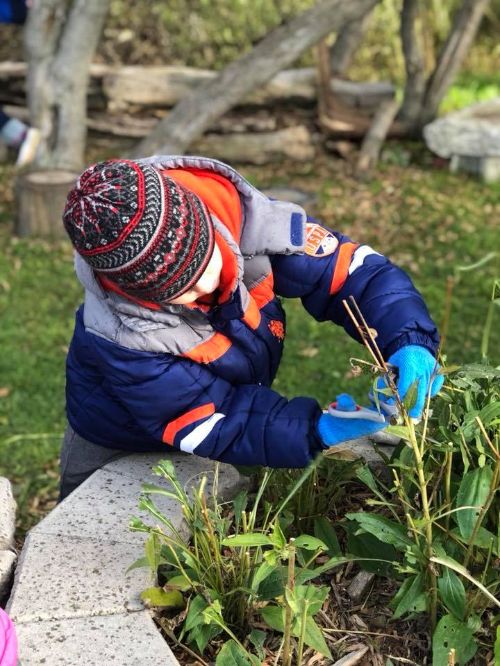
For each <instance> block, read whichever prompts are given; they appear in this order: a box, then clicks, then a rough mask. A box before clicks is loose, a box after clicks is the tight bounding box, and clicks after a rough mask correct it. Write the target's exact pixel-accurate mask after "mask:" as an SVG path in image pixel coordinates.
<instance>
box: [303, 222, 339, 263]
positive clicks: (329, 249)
mask: <svg viewBox="0 0 500 666" xmlns="http://www.w3.org/2000/svg"><path fill="white" fill-rule="evenodd" d="M338 244H339V242H338V240H337V239H336V238H335V236H334V235H333V234H332V232H331V231H328V229H325V228H324V227H322V226H320V225H319V224H314V223H308V224H306V245H305V251H306V254H308V255H309V256H310V257H326V256H327V255H329V254H333V253H334V252H335V250H336V249H337V247H338Z"/></svg>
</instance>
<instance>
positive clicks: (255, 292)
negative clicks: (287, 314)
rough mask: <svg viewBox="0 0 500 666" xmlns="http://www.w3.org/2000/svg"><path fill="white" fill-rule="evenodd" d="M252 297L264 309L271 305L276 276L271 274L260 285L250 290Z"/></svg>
mask: <svg viewBox="0 0 500 666" xmlns="http://www.w3.org/2000/svg"><path fill="white" fill-rule="evenodd" d="M250 296H252V297H253V298H254V299H255V302H256V303H257V305H258V306H259V309H262V308H263V307H264V305H267V304H268V303H270V302H271V301H272V300H273V298H274V276H273V274H272V272H271V273H269V275H266V277H265V278H264V279H263V280H262V281H261V282H259V284H258V285H256V286H255V287H253V288H252V289H250Z"/></svg>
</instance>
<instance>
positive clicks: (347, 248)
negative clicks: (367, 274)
mask: <svg viewBox="0 0 500 666" xmlns="http://www.w3.org/2000/svg"><path fill="white" fill-rule="evenodd" d="M358 247H359V243H344V244H343V245H341V246H340V248H339V256H338V258H337V263H336V264H335V270H334V271H333V277H332V283H331V285H330V294H336V293H337V292H339V291H340V290H341V289H342V287H343V286H344V283H345V281H346V280H347V276H348V274H349V266H350V265H351V259H352V255H353V254H354V253H355V252H356V249H357V248H358Z"/></svg>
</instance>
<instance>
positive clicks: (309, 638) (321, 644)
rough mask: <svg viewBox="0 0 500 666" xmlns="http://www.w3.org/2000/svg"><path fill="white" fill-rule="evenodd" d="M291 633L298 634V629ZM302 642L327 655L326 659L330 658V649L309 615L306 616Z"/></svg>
mask: <svg viewBox="0 0 500 666" xmlns="http://www.w3.org/2000/svg"><path fill="white" fill-rule="evenodd" d="M293 633H294V635H295V636H299V631H296V632H293ZM304 642H305V644H306V645H308V646H309V647H312V648H313V649H314V650H316V651H317V652H319V653H320V654H322V655H324V656H325V657H328V659H331V658H332V655H331V653H330V650H329V649H328V645H327V644H326V641H325V639H324V638H323V633H322V631H321V629H320V628H319V627H318V625H317V624H316V622H315V621H314V620H313V619H312V617H311V616H308V617H307V618H306V634H305V637H304Z"/></svg>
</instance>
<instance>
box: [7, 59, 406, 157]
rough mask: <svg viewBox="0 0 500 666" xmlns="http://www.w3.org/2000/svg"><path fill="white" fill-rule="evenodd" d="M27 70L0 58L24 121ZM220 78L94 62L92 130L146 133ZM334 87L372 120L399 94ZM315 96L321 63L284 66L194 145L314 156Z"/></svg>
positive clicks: (10, 99) (342, 84)
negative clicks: (317, 66)
mask: <svg viewBox="0 0 500 666" xmlns="http://www.w3.org/2000/svg"><path fill="white" fill-rule="evenodd" d="M26 69H27V67H26V64H25V63H22V62H3V63H0V105H2V106H3V107H4V108H5V110H6V111H7V112H8V113H10V114H11V115H13V116H16V117H19V118H21V119H27V118H28V112H27V109H26V94H25V80H26ZM216 76H217V73H216V72H214V71H211V70H204V69H196V68H192V67H157V66H155V67H143V66H124V67H114V66H107V65H101V64H93V65H91V68H90V83H89V89H88V96H87V104H88V113H87V125H88V128H89V129H90V130H91V131H92V132H98V133H101V134H105V135H111V136H117V137H124V138H127V139H130V140H131V141H133V140H138V139H141V138H143V137H145V136H146V135H147V134H148V133H149V132H150V131H151V130H152V129H153V128H154V126H155V125H156V123H157V122H158V120H159V119H160V118H162V117H164V116H165V115H166V114H167V113H168V111H169V109H170V108H172V107H173V106H174V105H175V104H176V103H177V102H178V101H179V100H180V99H181V98H183V97H185V96H186V95H189V94H190V92H192V91H194V90H197V89H198V88H199V87H200V86H201V85H203V84H205V83H207V82H209V81H212V80H213V79H214V78H215V77H216ZM330 89H331V91H332V95H333V96H334V98H335V99H336V100H337V101H338V104H340V105H341V107H342V109H343V110H345V109H353V108H354V109H361V110H362V111H361V112H362V113H363V115H365V116H366V117H367V118H369V117H370V115H373V113H374V111H375V109H376V108H377V107H378V106H379V105H380V103H381V102H382V101H383V100H384V99H385V100H386V99H388V98H389V99H390V98H391V97H393V95H394V89H393V87H392V86H391V85H390V84H387V83H383V82H379V83H355V82H352V81H346V80H340V79H331V81H330ZM317 96H318V86H317V72H316V69H315V68H313V67H305V68H295V69H287V70H283V71H281V72H279V73H278V74H277V75H276V76H275V77H274V78H273V79H271V81H270V82H269V83H268V84H267V85H266V86H264V87H262V88H261V89H259V90H256V91H255V92H254V93H253V94H252V95H250V96H249V97H248V98H247V99H245V100H244V103H243V104H242V105H241V106H239V107H238V108H236V109H234V110H233V111H231V112H230V113H228V114H226V115H225V116H223V117H222V118H221V119H220V120H219V121H217V123H216V124H214V126H213V127H211V128H210V130H209V132H208V133H206V134H205V135H204V137H203V138H202V139H201V140H200V141H198V142H197V143H196V144H194V145H193V146H192V147H191V149H190V150H191V152H198V153H204V154H210V155H212V156H214V157H218V158H219V159H222V160H226V161H230V162H233V163H238V162H240V163H250V164H265V163H269V162H275V161H280V160H282V159H283V158H289V159H294V160H299V161H300V160H310V159H311V158H312V157H313V156H314V152H315V143H316V141H317V140H318V133H317V129H316V123H317V108H316V106H317ZM207 103H208V104H209V103H210V101H209V100H207ZM348 135H349V136H352V133H348ZM339 136H342V131H339ZM358 136H359V134H358Z"/></svg>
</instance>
